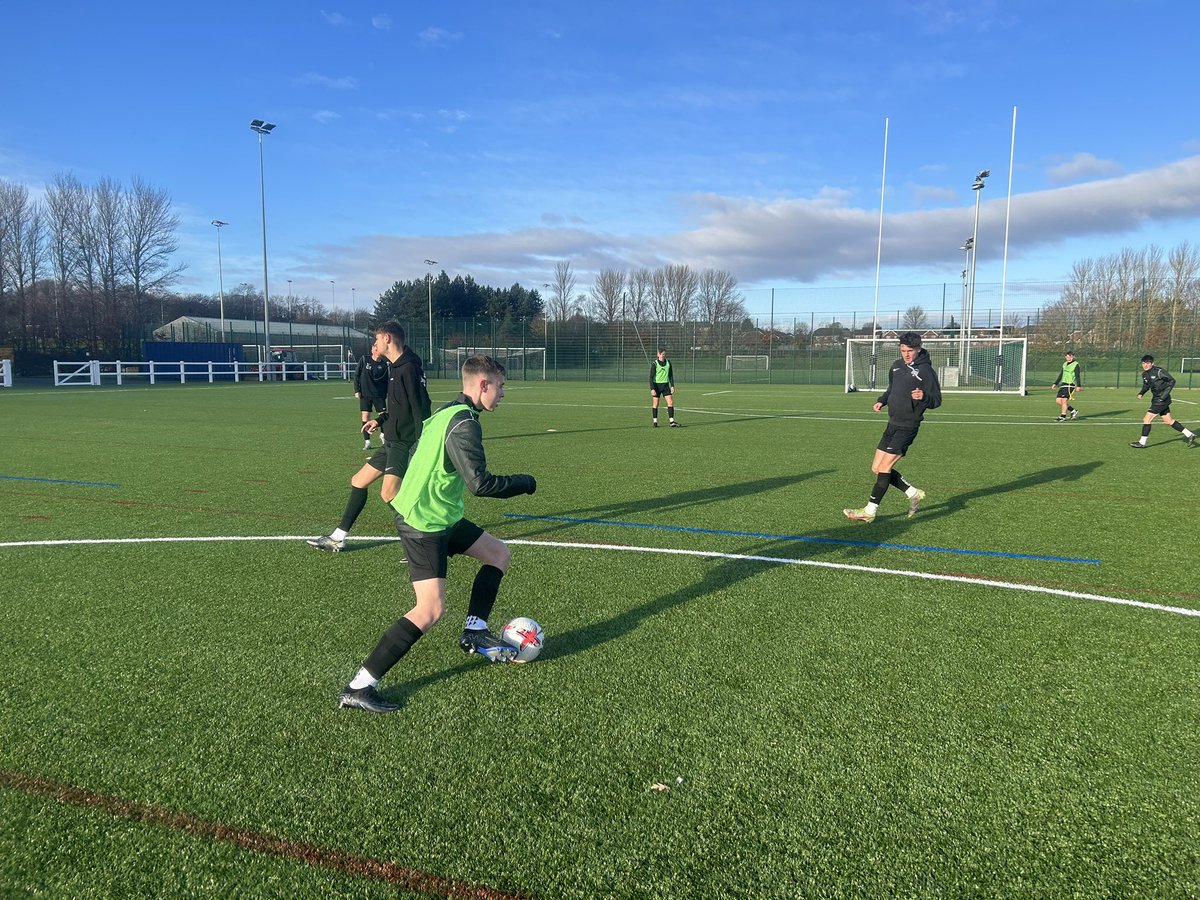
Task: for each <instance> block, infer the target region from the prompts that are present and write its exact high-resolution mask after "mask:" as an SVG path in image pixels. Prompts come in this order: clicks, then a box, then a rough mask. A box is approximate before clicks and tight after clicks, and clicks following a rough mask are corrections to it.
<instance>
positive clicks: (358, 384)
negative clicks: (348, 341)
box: [354, 357, 366, 394]
mask: <svg viewBox="0 0 1200 900" xmlns="http://www.w3.org/2000/svg"><path fill="white" fill-rule="evenodd" d="M365 362H366V358H365V357H364V358H363V359H360V360H359V361H358V368H357V369H356V370H355V371H354V393H356V394H361V393H364V391H363V387H362V385H363V369H364V368H365V367H366V366H365Z"/></svg>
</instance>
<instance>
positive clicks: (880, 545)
mask: <svg viewBox="0 0 1200 900" xmlns="http://www.w3.org/2000/svg"><path fill="white" fill-rule="evenodd" d="M504 517H505V518H507V519H526V520H533V521H537V522H567V523H569V524H572V525H613V526H616V527H619V528H649V529H652V530H654V531H682V532H685V533H687V534H714V535H719V536H721V537H748V538H759V539H761V540H767V541H797V542H800V543H808V544H835V545H838V546H842V547H875V548H877V549H880V550H915V551H918V552H923V553H958V554H961V555H963V556H999V557H1003V558H1004V559H1032V560H1038V561H1041V562H1059V563H1084V564H1086V565H1091V566H1098V565H1100V560H1098V559H1084V558H1080V557H1071V556H1041V555H1038V554H1034V553H1005V552H1003V551H1001V550H963V549H960V548H957V547H925V546H921V545H920V544H888V543H884V542H881V541H846V540H842V539H840V538H819V537H806V536H805V535H802V534H758V533H755V532H753V531H722V530H719V529H715V528H690V527H688V526H685V525H652V524H650V523H646V522H615V521H609V520H607V519H571V518H567V517H566V516H529V515H522V514H521V513H505V514H504Z"/></svg>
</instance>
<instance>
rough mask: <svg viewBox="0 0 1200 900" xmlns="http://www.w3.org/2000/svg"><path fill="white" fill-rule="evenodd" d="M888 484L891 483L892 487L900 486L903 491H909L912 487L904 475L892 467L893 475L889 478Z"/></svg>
mask: <svg viewBox="0 0 1200 900" xmlns="http://www.w3.org/2000/svg"><path fill="white" fill-rule="evenodd" d="M888 484H890V485H891V486H892V487H898V488H900V490H902V491H907V490H908V489H909V488H910V487H912V485H911V484H909V483H908V482H907V481H905V480H904V476H903V475H901V474H900V473H899V472H897V471H896V470H895V469H892V477H891V478H890V479H888Z"/></svg>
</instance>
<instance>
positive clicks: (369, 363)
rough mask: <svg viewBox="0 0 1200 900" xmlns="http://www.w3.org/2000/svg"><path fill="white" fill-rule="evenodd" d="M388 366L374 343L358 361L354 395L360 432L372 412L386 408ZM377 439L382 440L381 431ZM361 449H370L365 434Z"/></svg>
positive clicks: (368, 439) (369, 443) (369, 441)
mask: <svg viewBox="0 0 1200 900" xmlns="http://www.w3.org/2000/svg"><path fill="white" fill-rule="evenodd" d="M388 366H389V363H388V361H387V360H386V359H384V358H383V357H382V356H380V355H379V354H378V353H376V352H375V347H374V345H372V347H371V352H370V353H368V354H366V355H365V356H363V357H362V359H360V360H359V361H358V369H357V370H356V371H355V373H354V397H355V399H356V400H358V408H359V411H360V412H361V413H362V425H360V426H359V432H360V433H361V431H362V426H363V425H366V424H367V419H369V418H371V413H372V412H383V411H384V409H385V408H386V406H385V401H386V399H387V390H388ZM379 440H380V441H382V440H383V432H380V433H379ZM363 449H364V450H370V449H371V439H370V438H369V437H367V436H366V435H365V434H364V435H363Z"/></svg>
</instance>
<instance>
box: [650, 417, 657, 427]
mask: <svg viewBox="0 0 1200 900" xmlns="http://www.w3.org/2000/svg"><path fill="white" fill-rule="evenodd" d="M650 427H651V428H657V427H658V420H657V419H655V420H654V421H653V422H651V423H650Z"/></svg>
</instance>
